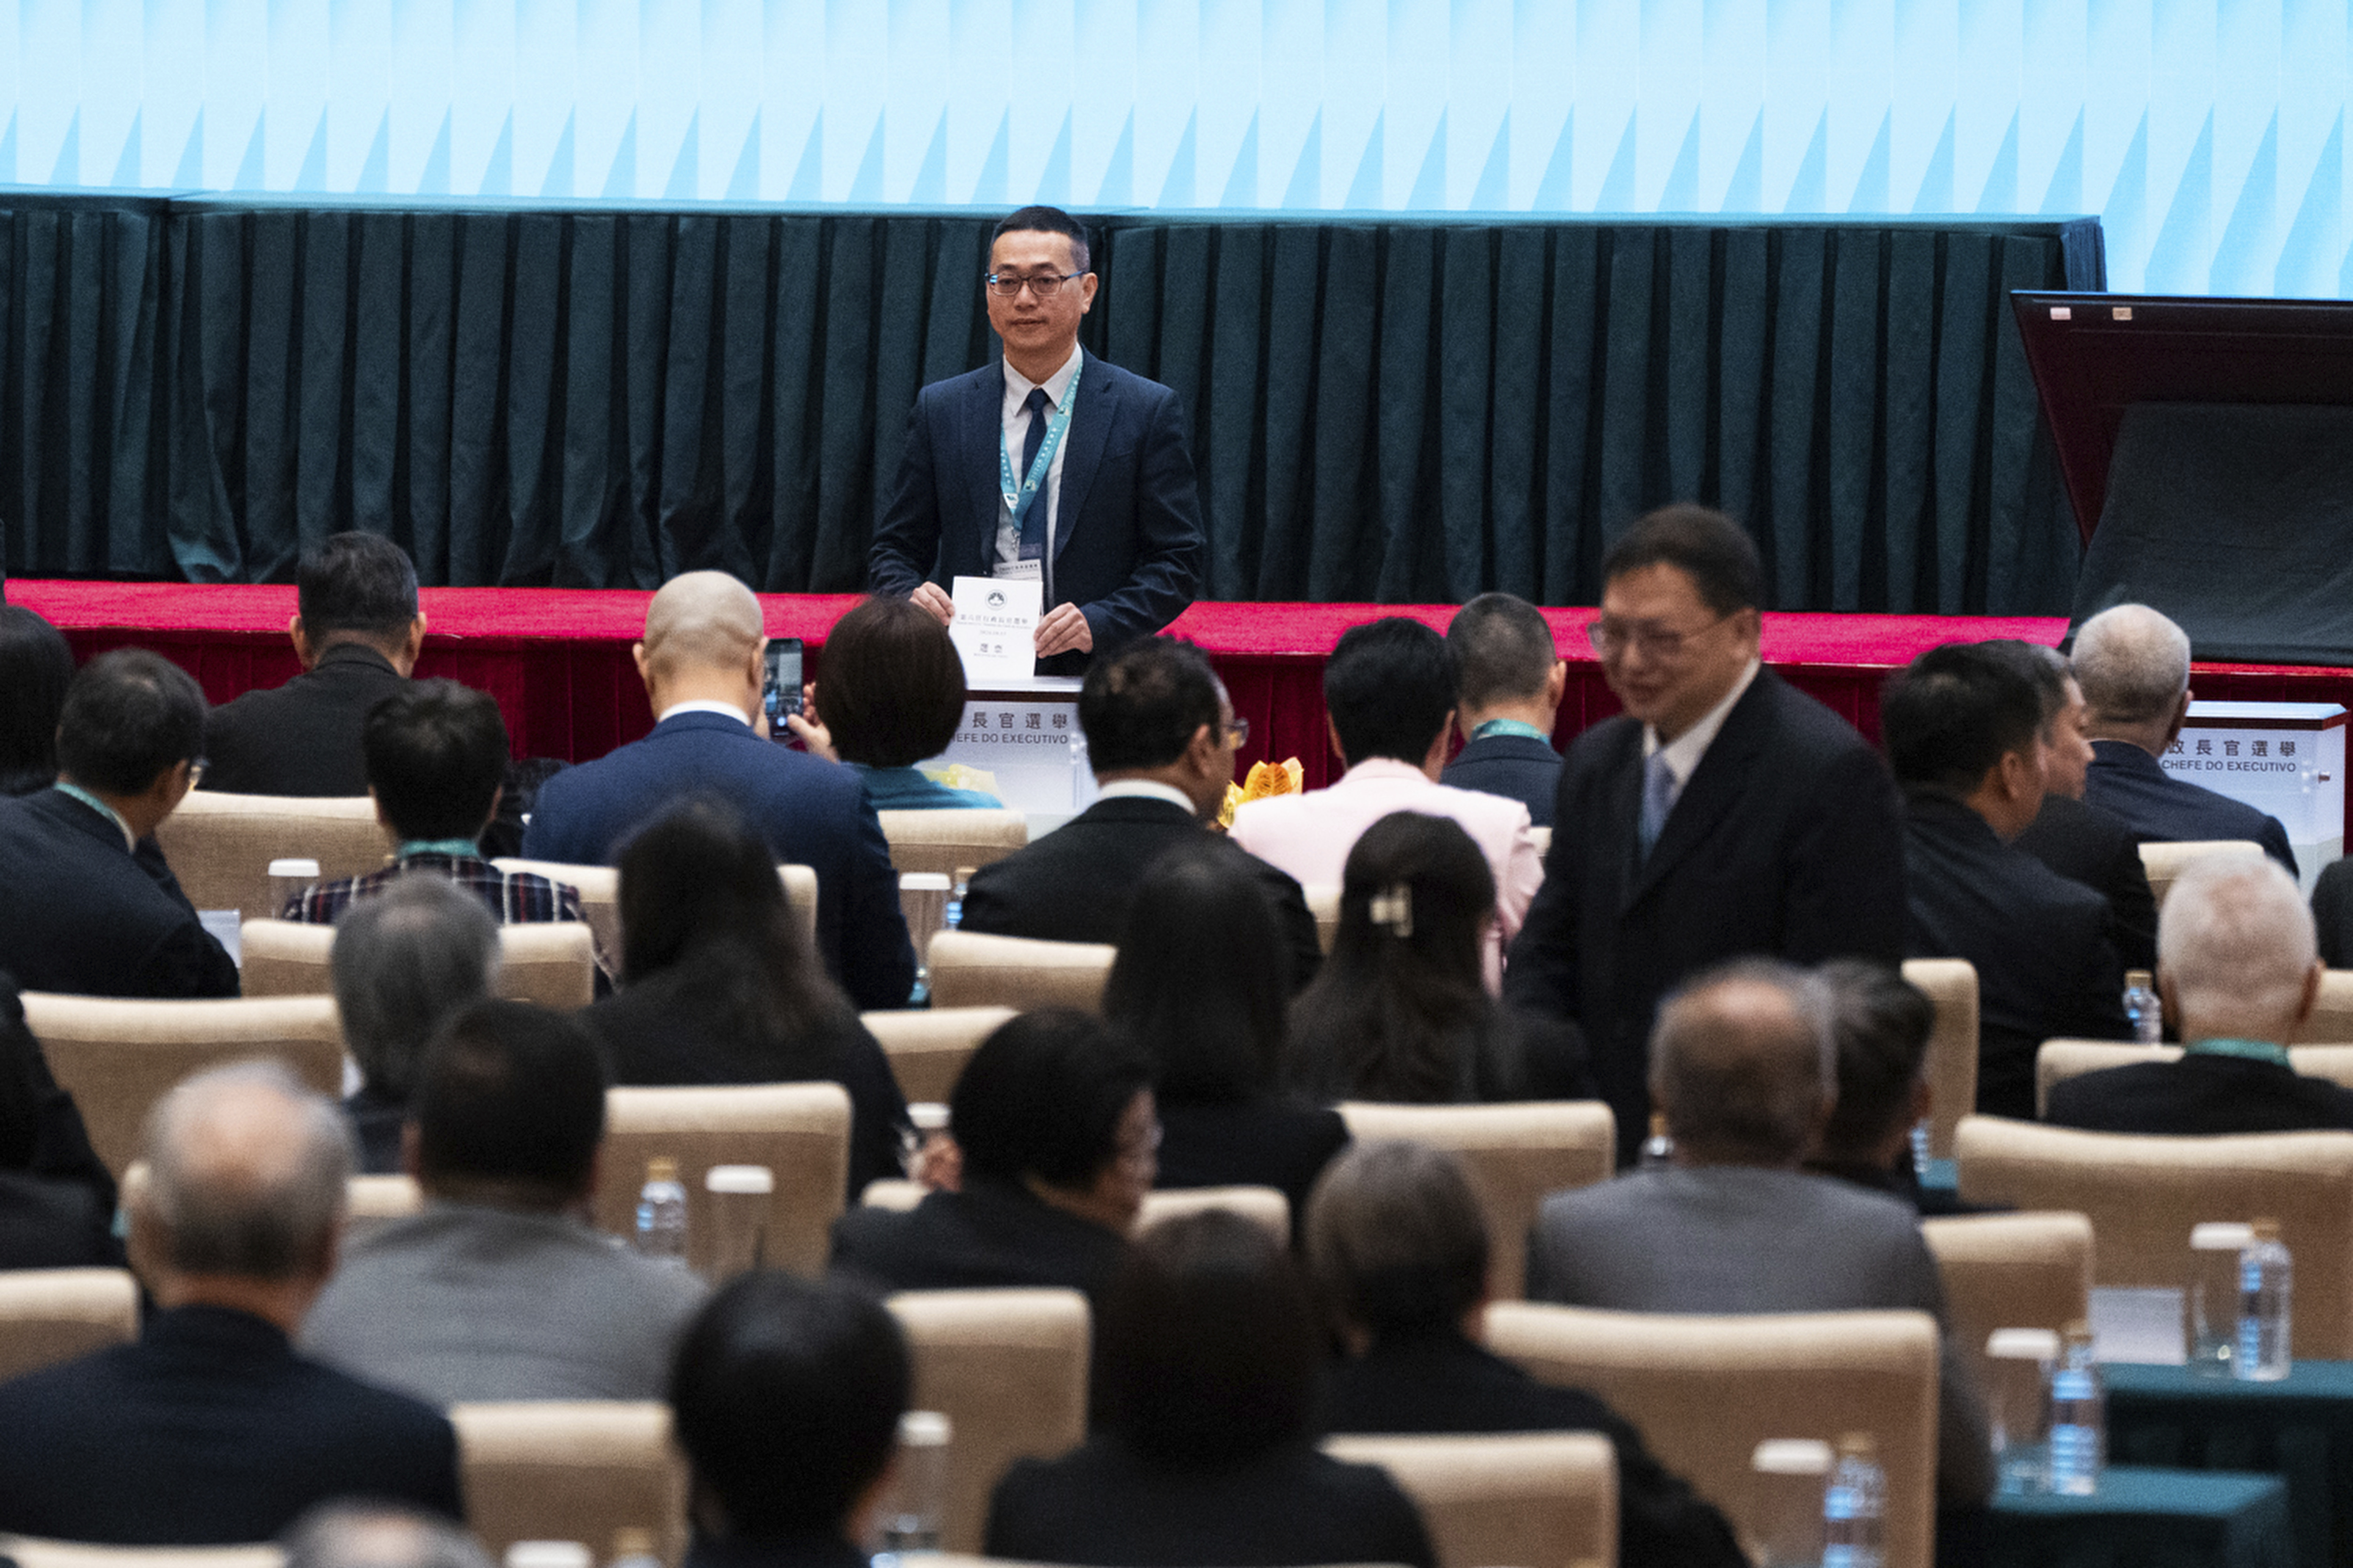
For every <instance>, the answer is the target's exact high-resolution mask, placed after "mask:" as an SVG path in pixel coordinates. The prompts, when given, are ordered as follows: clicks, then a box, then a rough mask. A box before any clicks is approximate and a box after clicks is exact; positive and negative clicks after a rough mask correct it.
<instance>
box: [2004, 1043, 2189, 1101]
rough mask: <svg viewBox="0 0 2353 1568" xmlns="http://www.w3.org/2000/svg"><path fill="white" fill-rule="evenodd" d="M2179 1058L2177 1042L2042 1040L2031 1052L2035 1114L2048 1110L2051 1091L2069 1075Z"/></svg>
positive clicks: (2080, 1075)
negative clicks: (2135, 1042) (2144, 1043)
mask: <svg viewBox="0 0 2353 1568" xmlns="http://www.w3.org/2000/svg"><path fill="white" fill-rule="evenodd" d="M2180 1059H2181V1047H2179V1046H2143V1045H2136V1044H2134V1043H2132V1042H2130V1041H2127V1040H2045V1041H2043V1042H2042V1045H2041V1046H2040V1047H2037V1049H2036V1050H2035V1053H2034V1114H2035V1115H2037V1116H2045V1115H2048V1114H2049V1113H2050V1110H2051V1091H2052V1089H2056V1088H2058V1087H2059V1086H2060V1085H2061V1084H2063V1083H2064V1082H2066V1081H2067V1080H2068V1079H2071V1078H2081V1077H2082V1076H2083V1075H2084V1074H2085V1073H2087V1072H2105V1071H2106V1070H2107V1069H2108V1068H2123V1067H2131V1066H2133V1065H2134V1064H2136V1063H2138V1062H2172V1061H2179V1060H2180Z"/></svg>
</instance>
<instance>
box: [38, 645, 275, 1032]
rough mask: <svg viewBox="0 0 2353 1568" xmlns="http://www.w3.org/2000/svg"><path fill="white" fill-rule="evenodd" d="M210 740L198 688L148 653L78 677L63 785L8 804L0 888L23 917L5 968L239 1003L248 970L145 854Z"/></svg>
mask: <svg viewBox="0 0 2353 1568" xmlns="http://www.w3.org/2000/svg"><path fill="white" fill-rule="evenodd" d="M204 731H205V697H204V693H203V692H202V691H200V690H198V689H196V683H195V680H194V679H191V678H190V677H189V675H188V673H187V672H186V671H185V670H183V669H182V668H180V667H179V666H177V665H175V664H173V663H171V662H170V661H169V660H166V659H164V658H161V657H159V656H158V655H155V654H152V653H149V652H147V651H146V650H145V649H143V648H119V649H117V650H116V651H114V652H112V653H108V654H101V655H100V656H99V657H98V658H94V659H92V660H90V663H89V664H88V665H86V666H85V667H83V668H82V670H81V672H80V673H79V675H77V676H75V677H74V679H73V684H72V686H71V687H70V688H69V689H68V690H67V693H66V705H65V710H64V713H63V715H62V716H61V718H60V719H59V721H58V782H57V784H56V785H55V786H54V787H52V788H49V789H45V790H40V791H38V792H37V793H35V794H33V795H25V796H21V797H18V798H16V799H0V889H6V890H7V899H8V902H9V904H10V906H11V907H12V908H13V909H15V910H16V911H18V915H17V918H15V919H10V920H5V921H0V970H5V971H7V972H8V973H11V974H13V975H14V976H16V983H17V984H20V985H22V986H23V987H24V988H25V989H26V990H27V991H66V992H75V993H79V994H88V995H97V996H150V997H159V998H172V997H196V996H234V995H236V994H237V965H236V964H235V963H232V962H230V959H229V956H228V954H227V952H224V951H222V949H221V944H220V943H219V942H216V941H214V940H213V936H212V933H211V932H209V931H206V930H205V928H204V926H203V924H202V923H201V922H200V921H198V920H197V919H196V911H195V906H193V905H192V904H190V903H189V902H188V898H187V895H186V894H185V893H183V892H182V891H181V890H180V885H179V883H178V881H177V880H176V879H174V878H173V877H172V875H171V871H170V868H168V867H166V866H165V865H164V858H163V857H162V855H160V854H151V853H147V852H143V851H142V849H141V847H140V841H141V840H142V839H144V838H146V837H148V836H149V835H151V834H153V832H154V831H155V829H156V827H157V826H158V825H160V824H161V823H162V822H163V821H164V818H166V817H168V816H171V815H172V813H173V812H174V810H176V809H177V808H178V806H179V804H180V802H181V800H182V799H183V798H184V797H185V795H187V793H188V790H189V788H190V787H191V786H192V785H193V784H195V780H196V778H197V777H198V775H200V774H201V773H203V772H204V768H205V764H204V763H203V761H202V760H201V751H200V748H201V745H202V742H203V740H204ZM32 910H38V911H39V918H38V919H37V920H36V919H31V918H26V913H27V912H28V911H32Z"/></svg>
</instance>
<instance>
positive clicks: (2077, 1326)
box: [2059, 1318, 2092, 1345]
mask: <svg viewBox="0 0 2353 1568" xmlns="http://www.w3.org/2000/svg"><path fill="white" fill-rule="evenodd" d="M2059 1337H2060V1338H2061V1339H2062V1340H2063V1341H2065V1342H2067V1343H2069V1344H2071V1345H2073V1344H2089V1343H2091V1342H2092V1324H2091V1321H2090V1320H2089V1319H2085V1318H2078V1319H2076V1320H2075V1321H2073V1322H2072V1323H2070V1324H2068V1325H2067V1326H2066V1327H2065V1328H2064V1329H2063V1330H2061V1331H2060V1332H2059Z"/></svg>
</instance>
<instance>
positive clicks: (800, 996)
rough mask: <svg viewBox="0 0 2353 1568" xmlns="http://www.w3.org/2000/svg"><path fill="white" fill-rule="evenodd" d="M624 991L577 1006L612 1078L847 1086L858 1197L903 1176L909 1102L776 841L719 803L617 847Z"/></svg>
mask: <svg viewBox="0 0 2353 1568" xmlns="http://www.w3.org/2000/svg"><path fill="white" fill-rule="evenodd" d="M621 932H622V936H621V981H622V984H621V989H620V991H619V992H618V993H617V994H615V995H612V996H607V997H606V998H605V999H604V1000H603V1001H600V1002H598V1003H596V1004H595V1005H593V1006H591V1007H589V1008H588V1009H587V1010H586V1012H584V1013H582V1014H581V1015H580V1016H581V1020H582V1022H584V1023H586V1025H587V1026H588V1027H589V1030H590V1032H591V1033H593V1034H594V1035H595V1036H596V1038H597V1041H598V1043H599V1044H600V1045H601V1046H602V1047H603V1049H604V1052H605V1060H606V1063H607V1067H608V1068H610V1070H611V1073H612V1079H613V1081H614V1082H615V1083H627V1084H657V1085H659V1084H694V1083H793V1082H801V1081H806V1080H809V1079H831V1080H833V1081H834V1082H835V1083H838V1084H839V1085H841V1087H842V1088H843V1089H847V1090H848V1091H849V1112H850V1127H849V1199H850V1201H851V1202H852V1203H855V1202H857V1201H858V1194H860V1193H861V1192H863V1191H865V1190H866V1184H867V1183H869V1182H873V1181H879V1180H881V1179H882V1178H883V1177H885V1176H896V1175H897V1174H899V1148H900V1135H901V1133H902V1131H904V1130H905V1129H906V1126H907V1102H906V1100H905V1098H904V1097H903V1096H902V1095H901V1094H900V1092H899V1082H898V1079H895V1078H893V1077H892V1075H891V1063H890V1061H889V1059H888V1058H885V1057H884V1056H883V1054H882V1047H881V1046H880V1045H879V1044H877V1043H876V1041H875V1039H874V1037H873V1036H872V1035H871V1034H869V1033H868V1032H867V1030H866V1026H865V1025H864V1024H861V1023H860V1022H859V1019H858V1014H857V1012H856V1010H855V1009H853V1008H852V1007H851V1006H850V1005H849V997H847V996H845V995H843V994H841V987H839V985H836V984H834V983H833V981H832V978H831V977H830V976H828V974H827V973H825V970H824V968H823V967H822V966H821V965H819V964H818V961H817V954H816V953H814V952H810V951H809V947H808V943H807V940H806V939H805V938H803V937H802V935H801V928H800V924H799V922H798V921H796V920H795V919H794V918H793V913H792V907H791V905H790V904H789V903H788V902H787V901H786V898H785V889H784V884H783V883H782V882H781V881H779V880H778V879H777V877H776V866H775V865H774V864H773V863H771V862H770V860H769V859H768V847H767V846H766V845H765V844H763V843H762V842H761V841H760V838H759V836H758V835H756V834H754V832H753V831H752V830H751V829H750V828H749V827H748V826H745V825H744V820H743V818H741V817H739V816H736V815H735V813H734V812H733V811H732V810H730V809H728V808H727V807H726V806H725V805H721V804H719V803H718V802H715V801H693V802H690V803H688V804H687V805H681V806H680V807H678V808H677V809H675V810H673V811H670V812H669V813H668V814H666V815H665V816H660V817H659V818H657V819H656V820H655V821H653V822H652V823H649V825H647V826H646V827H645V829H644V830H643V831H641V832H640V833H638V836H637V837H635V838H632V839H630V840H629V843H628V847H627V848H625V849H623V850H622V851H621Z"/></svg>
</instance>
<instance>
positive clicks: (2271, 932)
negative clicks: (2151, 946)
mask: <svg viewBox="0 0 2353 1568" xmlns="http://www.w3.org/2000/svg"><path fill="white" fill-rule="evenodd" d="M2317 952H2318V941H2317V938H2316V935H2315V933H2314V931H2313V923H2312V911H2311V910H2309V909H2307V908H2306V906H2305V902H2304V895H2303V894H2302V893H2301V892H2300V891H2298V890H2297V889H2296V885H2295V879H2294V878H2292V877H2290V876H2289V875H2288V874H2287V873H2286V872H2285V871H2284V870H2282V869H2280V868H2279V867H2278V866H2277V865H2276V864H2274V862H2273V861H2271V860H2269V859H2265V858H2260V857H2255V856H2246V857H2241V856H2232V855H2209V856H2202V857H2200V858H2198V859H2195V860H2192V861H2191V862H2190V863H2189V865H2187V866H2185V867H2183V868H2182V871H2181V875H2180V876H2179V877H2178V878H2176V879H2174V883H2173V889H2172V891H2171V892H2169V893H2168V894H2167V896H2166V900H2165V912H2164V915H2163V916H2162V917H2161V918H2160V919H2159V921H2158V931H2157V962H2158V967H2160V968H2161V969H2163V970H2164V971H2165V975H2166V978H2167V979H2168V980H2169V981H2171V982H2172V983H2173V997H2174V1001H2175V1003H2176V1004H2177V1005H2179V1008H2180V1011H2181V1019H2180V1020H2179V1022H2180V1023H2181V1024H2182V1025H2183V1026H2184V1037H2185V1038H2188V1037H2190V1035H2191V1034H2192V1033H2193V1032H2194V1034H2195V1035H2196V1036H2198V1037H2204V1038H2208V1039H2213V1038H2238V1039H2258V1040H2271V1041H2274V1042H2276V1041H2279V1040H2281V1039H2282V1037H2284V1033H2285V1031H2286V1029H2287V1026H2289V1025H2290V1024H2291V1023H2292V1022H2293V1021H2294V1019H2295V1010H2296V1006H2297V1004H2299V1003H2300V1002H2301V1001H2302V1000H2303V999H2304V984H2305V976H2306V974H2307V973H2310V971H2311V969H2312V965H2313V962H2314V960H2315V958H2316V955H2317Z"/></svg>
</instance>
